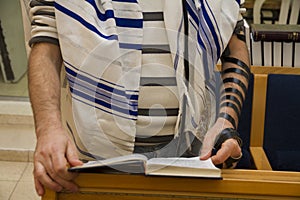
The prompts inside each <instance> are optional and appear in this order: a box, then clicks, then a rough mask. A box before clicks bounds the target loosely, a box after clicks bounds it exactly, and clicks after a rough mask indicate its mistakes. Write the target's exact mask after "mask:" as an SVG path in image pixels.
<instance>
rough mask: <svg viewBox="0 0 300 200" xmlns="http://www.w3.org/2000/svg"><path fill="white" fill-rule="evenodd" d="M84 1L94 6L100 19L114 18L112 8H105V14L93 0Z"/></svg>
mask: <svg viewBox="0 0 300 200" xmlns="http://www.w3.org/2000/svg"><path fill="white" fill-rule="evenodd" d="M86 1H87V2H88V3H89V4H91V5H92V6H93V7H94V9H95V11H96V13H97V16H98V18H99V19H100V20H101V21H106V20H107V19H109V18H115V15H114V11H113V10H106V11H105V14H103V13H101V12H100V10H99V8H98V7H97V4H96V2H95V0H86Z"/></svg>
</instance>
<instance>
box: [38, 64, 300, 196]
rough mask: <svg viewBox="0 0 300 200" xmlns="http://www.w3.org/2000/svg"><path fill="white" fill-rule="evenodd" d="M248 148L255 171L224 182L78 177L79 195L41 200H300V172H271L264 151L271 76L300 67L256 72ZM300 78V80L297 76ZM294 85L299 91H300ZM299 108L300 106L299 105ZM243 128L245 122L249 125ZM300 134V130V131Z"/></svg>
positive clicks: (234, 172) (231, 174)
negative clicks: (219, 199) (208, 199)
mask: <svg viewBox="0 0 300 200" xmlns="http://www.w3.org/2000/svg"><path fill="white" fill-rule="evenodd" d="M251 70H252V73H253V78H254V81H253V93H252V94H251V95H253V96H252V98H251V100H252V101H251V105H252V108H251V120H249V123H250V124H249V127H251V130H249V132H250V141H249V149H250V152H251V155H252V157H253V160H254V163H255V168H256V169H224V170H222V176H223V179H222V180H217V179H199V178H182V177H154V176H143V175H130V174H118V175H117V174H80V175H79V176H78V178H77V179H76V183H77V184H78V185H79V187H80V191H79V192H78V193H75V194H73V193H68V192H60V193H55V192H53V191H50V190H47V191H46V194H45V196H44V197H43V198H42V199H43V200H57V199H60V200H62V199H63V200H71V199H72V200H74V199H82V200H97V199H105V200H109V199H113V200H115V199H125V200H132V199H141V200H151V199H154V200H157V199H160V200H167V199H178V200H179V199H207V197H209V198H222V199H223V198H231V199H232V198H234V199H236V198H243V199H274V200H275V199H280V200H281V199H295V200H296V199H300V172H296V171H276V170H272V167H271V164H270V162H269V160H268V157H267V155H266V153H265V151H264V148H263V144H264V130H265V117H266V113H265V110H266V105H267V103H266V99H267V95H266V93H267V90H268V76H269V74H299V75H300V69H299V68H287V67H285V68H282V67H252V69H251ZM299 78H300V76H299ZM299 86H300V85H298V86H295V87H299ZM299 106H300V101H299ZM243 123H246V122H245V121H244V122H243ZM299 127H300V126H299ZM299 129H300V128H299Z"/></svg>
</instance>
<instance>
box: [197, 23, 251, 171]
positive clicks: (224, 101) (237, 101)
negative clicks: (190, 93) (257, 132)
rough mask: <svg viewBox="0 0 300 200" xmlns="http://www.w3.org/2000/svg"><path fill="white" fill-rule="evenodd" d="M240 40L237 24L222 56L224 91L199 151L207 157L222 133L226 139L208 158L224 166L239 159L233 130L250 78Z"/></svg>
mask: <svg viewBox="0 0 300 200" xmlns="http://www.w3.org/2000/svg"><path fill="white" fill-rule="evenodd" d="M244 37H245V32H244V31H243V29H242V28H241V25H239V24H238V25H237V28H236V30H235V33H234V34H233V36H232V37H231V39H230V41H229V43H228V46H227V48H226V50H225V52H224V53H223V55H222V69H221V71H222V79H223V87H224V89H223V91H221V93H222V94H221V101H220V103H221V105H220V111H219V116H218V118H217V121H216V123H215V125H214V126H213V127H212V128H211V129H210V130H209V131H208V133H207V137H206V138H205V141H204V145H203V149H202V151H201V155H202V156H201V159H207V158H208V157H210V156H211V149H212V147H213V146H214V145H215V142H216V139H218V138H220V136H221V135H222V134H223V136H225V133H226V137H227V139H226V137H223V138H225V140H224V141H221V142H222V143H221V144H220V149H219V150H218V151H217V154H216V155H214V156H212V160H213V162H214V164H221V163H224V162H225V161H226V160H227V159H228V158H230V157H232V158H239V157H240V156H241V148H240V143H239V142H240V141H239V139H238V137H236V136H237V135H235V134H234V133H235V130H236V129H237V125H238V121H239V115H240V112H241V109H242V105H243V102H244V99H245V96H246V91H247V88H248V81H249V80H248V79H249V76H250V69H249V66H250V61H249V52H248V49H247V45H246V43H245V41H244ZM224 130H225V131H224ZM217 142H218V141H217ZM227 167H228V166H227Z"/></svg>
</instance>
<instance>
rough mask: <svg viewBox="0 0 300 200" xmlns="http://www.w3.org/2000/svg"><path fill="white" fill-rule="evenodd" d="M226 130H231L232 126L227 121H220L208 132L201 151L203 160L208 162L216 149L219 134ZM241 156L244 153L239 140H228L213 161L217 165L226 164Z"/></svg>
mask: <svg viewBox="0 0 300 200" xmlns="http://www.w3.org/2000/svg"><path fill="white" fill-rule="evenodd" d="M225 128H231V124H229V123H227V121H226V120H222V119H218V120H217V122H216V123H215V124H214V126H213V127H212V128H211V129H210V130H209V131H208V132H207V134H206V136H205V138H204V141H203V146H202V149H201V154H200V159H201V160H206V159H208V158H210V157H211V153H212V149H213V148H214V145H215V141H216V138H217V136H218V135H219V133H220V132H221V131H222V130H224V129H225ZM241 154H242V151H241V148H240V146H239V144H238V142H237V140H236V139H227V140H226V141H225V142H224V143H223V144H222V146H221V148H220V149H219V150H218V152H217V153H216V155H213V156H212V157H211V159H212V162H213V163H214V164H215V165H219V164H222V163H224V162H225V161H226V160H227V159H228V158H230V157H231V158H239V157H240V156H241ZM235 164H236V163H235ZM234 166H235V165H234ZM234 166H233V167H234ZM224 167H226V166H224Z"/></svg>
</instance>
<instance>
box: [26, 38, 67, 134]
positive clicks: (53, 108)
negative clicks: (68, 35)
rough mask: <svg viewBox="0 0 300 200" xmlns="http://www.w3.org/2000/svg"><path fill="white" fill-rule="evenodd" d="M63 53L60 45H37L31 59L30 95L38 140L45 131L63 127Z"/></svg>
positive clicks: (29, 74) (32, 51) (29, 70)
mask: <svg viewBox="0 0 300 200" xmlns="http://www.w3.org/2000/svg"><path fill="white" fill-rule="evenodd" d="M61 62H62V59H61V53H60V50H59V47H58V46H57V45H53V44H50V43H37V44H35V45H34V46H33V48H32V50H31V54H30V58H29V66H28V68H29V69H28V81H29V95H30V101H31V104H32V108H33V113H34V120H35V126H36V133H37V137H38V136H39V134H41V133H42V132H43V129H44V128H45V127H50V126H52V127H55V126H57V127H60V126H61V113H60V69H61Z"/></svg>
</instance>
